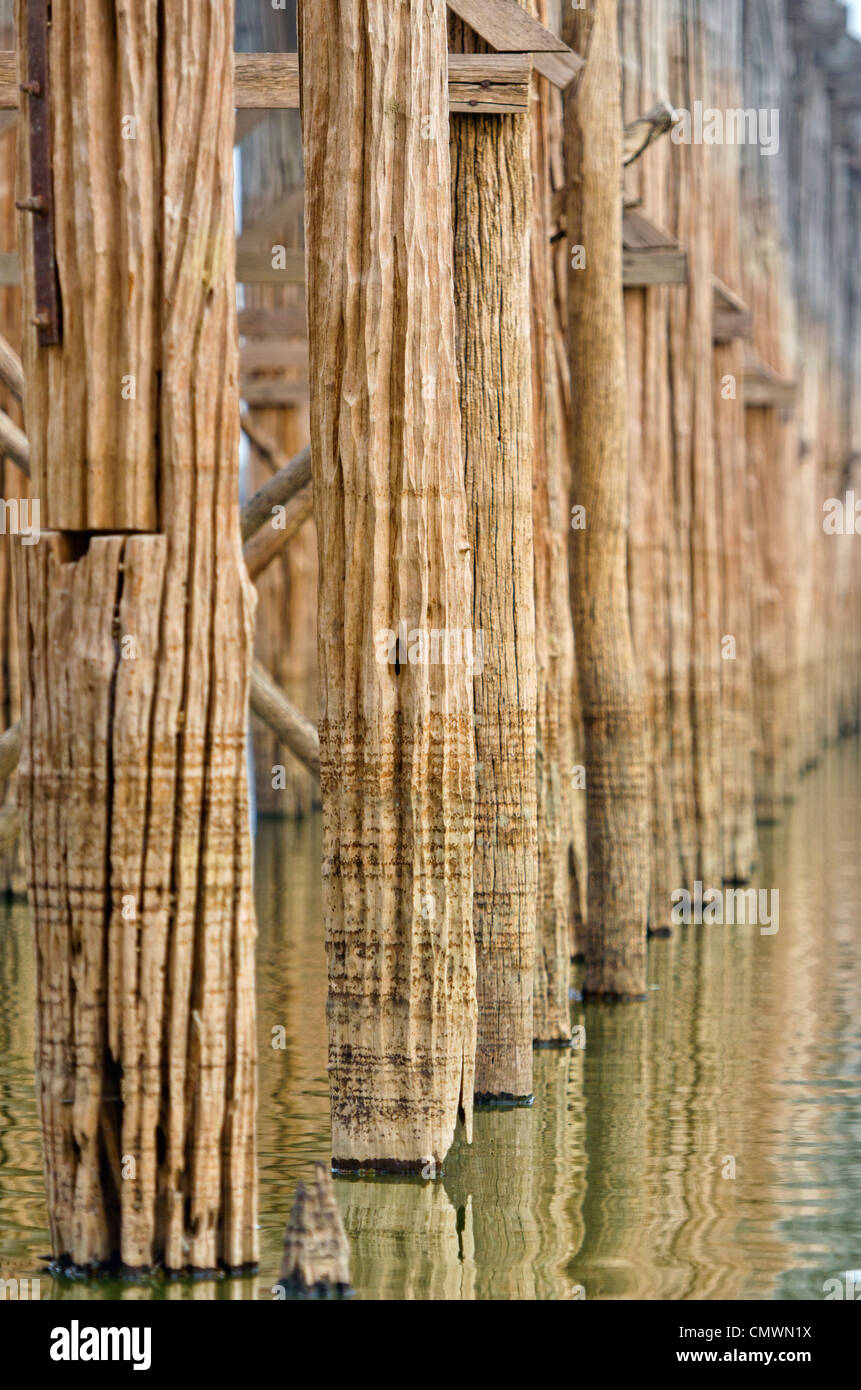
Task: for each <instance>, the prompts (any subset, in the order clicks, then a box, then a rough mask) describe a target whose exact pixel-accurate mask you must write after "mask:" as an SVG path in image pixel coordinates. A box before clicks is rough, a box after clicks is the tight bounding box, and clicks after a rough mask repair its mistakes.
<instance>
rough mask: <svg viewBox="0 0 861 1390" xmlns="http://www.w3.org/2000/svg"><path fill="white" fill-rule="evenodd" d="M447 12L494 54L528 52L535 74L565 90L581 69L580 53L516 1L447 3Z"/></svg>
mask: <svg viewBox="0 0 861 1390" xmlns="http://www.w3.org/2000/svg"><path fill="white" fill-rule="evenodd" d="M449 9H450V10H452V11H453V12H454V13H455V14H456V15H458V16H459V18H460V19H462V20H464V22H465V23H466V24H468V25H469V27H470V29H474V30H475V32H476V34H478V35H479V36H480V37H481V38H483V39H484V41H485V42H486V43H489V44H490V46H491V48H494V49H495V50H496V52H497V53H500V54H501V53H531V54H532V63H533V66H534V67H535V69H536V71H538V72H540V73H541V74H542V76H544V77H546V78H548V79H549V81H551V82H552V83H554V85H555V86H557V87H567V86H568V84H569V83H570V82H571V81H572V80H573V79H574V78H575V77H576V76H577V74H578V72H579V71H580V69H581V68H582V66H583V59H582V58H581V57H580V55H579V53H575V52H574V51H573V50H572V49H570V48H569V47H568V45H567V44H566V43H564V42H563V40H562V39H560V38H559V36H558V34H554V33H551V31H550V30H549V29H547V28H546V27H545V26H544V25H543V24H542V23H541V22H540V20H538V19H536V18H535V17H534V15H531V14H527V12H526V10H523V9H521V7H520V5H518V4H517V0H449Z"/></svg>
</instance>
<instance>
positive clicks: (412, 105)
mask: <svg viewBox="0 0 861 1390" xmlns="http://www.w3.org/2000/svg"><path fill="white" fill-rule="evenodd" d="M299 48H300V55H301V59H302V102H303V108H302V119H303V135H304V148H305V178H306V205H305V227H306V245H307V250H308V323H309V330H310V358H311V381H312V383H314V385H315V389H314V391H313V392H312V397H311V438H312V448H313V461H314V500H315V515H316V521H317V537H318V544H319V547H320V606H319V652H320V682H321V695H322V702H323V715H322V720H321V723H320V756H321V771H322V796H323V839H324V846H323V856H324V859H323V904H324V913H325V922H326V935H327V943H328V957H329V1076H330V1086H331V1095H332V1131H333V1153H334V1156H335V1161H336V1162H337V1163H338V1164H343V1165H345V1166H348V1167H349V1166H357V1165H358V1166H365V1167H373V1166H380V1167H383V1168H409V1169H418V1170H421V1169H422V1168H423V1167H425V1166H426V1165H428V1164H431V1165H433V1164H439V1163H440V1162H441V1160H442V1158H443V1156H444V1155H445V1153H446V1151H447V1150H448V1148H449V1146H450V1144H451V1142H452V1138H453V1135H454V1129H455V1123H456V1119H457V1114H458V1107H459V1105H462V1107H463V1111H464V1113H465V1117H466V1122H467V1126H468V1127H469V1126H470V1124H471V1115H472V1096H473V1065H474V1054H475V946H474V940H473V934H472V837H473V829H474V827H473V806H474V778H475V761H474V737H473V725H472V712H473V702H472V668H471V662H470V658H469V650H468V645H469V643H470V641H471V637H472V581H471V568H472V557H471V547H470V542H469V531H468V524H467V512H466V495H465V490H464V481H463V458H462V451H461V440H460V412H459V406H458V389H457V367H456V349H455V317H454V299H453V292H452V226H451V189H450V177H451V166H450V157H449V132H448V88H447V83H446V11H445V5H444V3H443V0H406V3H404V4H401V5H396V6H392V5H390V4H388V3H384V0H370V3H368V0H319V3H315V4H313V5H305V6H303V7H302V9H301V32H300V44H299ZM401 624H403V629H402V628H401ZM399 632H402V633H403V634H404V635H405V640H404V641H403V642H402V643H401V644H398V643H397V640H396V639H397V636H398V633H399ZM388 633H392V635H393V638H394V639H395V640H394V641H390V640H389V637H388V635H387V634H388ZM411 634H418V635H417V636H411ZM434 634H436V638H435V639H434V646H433V648H432V649H430V650H429V646H430V641H431V639H433V638H434ZM446 637H448V639H450V641H451V642H452V643H455V642H458V643H459V644H460V646H459V651H455V650H454V648H453V647H452V648H450V649H447V651H446V652H445V653H443V652H441V649H440V646H439V641H440V640H445V639H446ZM446 656H448V657H449V659H448V660H446ZM428 1171H430V1170H428Z"/></svg>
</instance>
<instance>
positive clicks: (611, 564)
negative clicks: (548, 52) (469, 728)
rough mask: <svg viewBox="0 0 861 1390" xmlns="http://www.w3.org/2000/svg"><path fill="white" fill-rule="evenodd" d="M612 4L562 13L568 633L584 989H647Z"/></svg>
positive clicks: (626, 993) (625, 993) (641, 746)
mask: <svg viewBox="0 0 861 1390" xmlns="http://www.w3.org/2000/svg"><path fill="white" fill-rule="evenodd" d="M617 18H618V16H617V5H616V0H596V3H595V4H594V6H593V7H592V8H591V9H590V10H589V11H568V12H567V20H566V23H567V30H566V32H565V36H566V37H567V38H568V39H569V42H570V43H571V44H572V46H573V47H574V48H576V49H577V50H578V51H579V52H580V53H582V54H584V56H585V57H586V59H587V62H586V67H585V69H584V70H583V73H582V74H581V77H580V79H579V81H578V83H577V84H576V86H575V87H572V88H569V92H568V96H567V99H566V112H565V121H566V159H567V167H568V212H567V225H568V240H569V246H581V247H583V248H585V256H586V259H585V265H584V266H582V268H580V267H579V265H578V266H575V265H574V263H573V261H571V262H569V263H570V264H571V269H570V270H569V276H568V311H569V352H570V359H571V382H572V391H571V397H572V412H571V413H572V439H571V450H572V471H573V481H574V486H575V489H576V496H577V501H578V503H579V504H581V505H582V506H584V507H585V520H586V524H585V528H584V529H582V530H579V531H572V532H571V537H572V542H571V546H572V550H571V554H572V569H573V576H572V582H573V604H574V634H575V643H576V651H577V663H578V675H579V680H580V696H581V703H582V711H583V726H584V735H585V766H586V796H587V815H588V856H589V888H588V923H587V929H586V952H585V954H586V973H585V980H584V989H585V991H586V992H587V993H588V994H593V995H607V996H615V997H622V998H630V997H637V996H640V995H642V994H643V992H644V990H645V987H646V913H647V906H648V888H649V857H648V804H647V774H646V749H645V715H644V707H643V698H642V693H641V686H640V680H639V675H638V672H637V669H636V665H635V661H634V653H633V647H632V644H631V629H630V615H629V610H628V584H627V576H626V537H627V487H628V454H627V419H626V400H625V322H624V311H623V302H622V197H621V180H622V106H621V75H620V67H619V48H618V34H617Z"/></svg>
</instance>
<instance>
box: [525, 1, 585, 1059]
mask: <svg viewBox="0 0 861 1390" xmlns="http://www.w3.org/2000/svg"><path fill="white" fill-rule="evenodd" d="M523 8H524V9H526V10H528V11H529V13H530V14H532V15H535V16H536V17H537V18H538V19H540V20H541V21H542V22H545V21H546V20H547V19H548V18H549V15H548V9H549V7H548V5H547V3H546V0H525V3H524V6H523ZM533 89H534V98H535V99H534V101H533V105H532V270H531V275H532V440H533V446H532V527H533V545H534V552H535V649H536V661H537V665H538V724H537V740H538V741H537V770H538V919H537V923H536V940H535V999H534V1034H535V1040H536V1042H538V1043H545V1044H550V1045H560V1044H561V1045H565V1044H566V1043H568V1042H569V1041H570V1038H571V1022H570V1005H569V1002H568V991H569V986H570V975H571V966H570V958H571V927H570V890H569V881H568V874H569V868H568V860H569V846H570V845H571V842H572V833H573V829H572V811H571V780H570V779H571V767H572V763H573V749H574V743H573V731H572V707H571V700H572V689H573V679H574V635H573V628H572V622H571V606H570V602H569V580H568V553H567V542H566V536H567V530H568V495H567V494H568V489H567V477H566V475H567V468H566V465H565V437H564V432H563V420H562V414H561V400H560V384H559V373H558V365H557V362H556V357H555V351H554V342H553V319H552V312H553V254H552V247H551V244H550V235H551V229H552V223H553V215H552V193H553V189H552V184H551V180H550V143H551V134H550V126H551V89H550V83H549V82H548V80H547V79H546V78H545V77H543V76H541V75H540V74H538V73H536V74H534V76H533Z"/></svg>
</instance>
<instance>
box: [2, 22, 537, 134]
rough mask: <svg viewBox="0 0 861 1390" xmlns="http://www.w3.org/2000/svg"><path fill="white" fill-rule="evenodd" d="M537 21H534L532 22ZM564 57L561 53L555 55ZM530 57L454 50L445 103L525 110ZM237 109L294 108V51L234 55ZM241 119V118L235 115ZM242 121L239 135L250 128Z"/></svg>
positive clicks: (6, 98)
mask: <svg viewBox="0 0 861 1390" xmlns="http://www.w3.org/2000/svg"><path fill="white" fill-rule="evenodd" d="M536 22H537V21H536ZM553 58H554V60H555V59H556V58H559V59H564V54H560V55H553ZM531 74H532V59H531V56H530V54H529V53H487V54H474V53H452V54H450V55H449V107H450V109H451V110H452V111H457V112H460V113H463V114H467V115H468V114H469V113H471V112H472V113H474V114H476V115H487V114H496V113H499V114H517V113H519V112H525V111H528V110H529V84H530V78H531ZM234 84H235V100H236V108H237V110H238V111H240V112H243V111H252V112H253V111H260V112H262V111H276V110H288V111H290V110H292V111H295V110H298V107H299V55H298V53H236V54H234ZM18 104H19V91H18V74H17V64H16V55H15V53H14V52H9V51H6V52H0V109H4V110H12V109H14V108H16V107H17V106H18ZM237 119H239V118H237ZM254 124H255V121H254V120H253V118H252V119H251V120H246V122H245V126H244V129H240V130H239V131H238V132H237V133H238V134H239V136H240V138H241V136H242V135H243V134H247V133H248V130H250V129H253V126H254Z"/></svg>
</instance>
